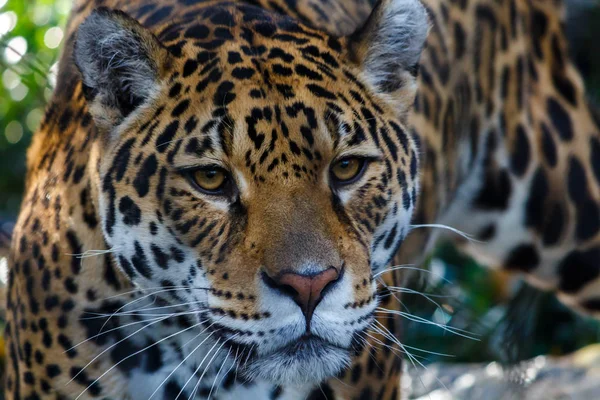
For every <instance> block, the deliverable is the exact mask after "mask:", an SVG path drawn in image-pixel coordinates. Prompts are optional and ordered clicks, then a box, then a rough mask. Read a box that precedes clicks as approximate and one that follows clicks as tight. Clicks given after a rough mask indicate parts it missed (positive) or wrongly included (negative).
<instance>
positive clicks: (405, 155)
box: [74, 0, 428, 384]
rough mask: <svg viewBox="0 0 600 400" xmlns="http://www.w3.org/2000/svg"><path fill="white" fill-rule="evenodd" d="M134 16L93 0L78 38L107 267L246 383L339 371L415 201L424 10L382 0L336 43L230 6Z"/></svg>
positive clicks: (354, 346) (412, 3) (408, 0)
mask: <svg viewBox="0 0 600 400" xmlns="http://www.w3.org/2000/svg"><path fill="white" fill-rule="evenodd" d="M143 22H144V21H143V20H142V23H139V22H137V21H136V20H134V19H132V18H130V17H129V16H127V15H126V14H124V13H122V12H119V11H113V10H107V9H99V10H97V11H94V12H93V13H92V14H91V15H90V16H89V17H88V18H87V19H86V21H85V22H84V23H83V24H82V25H81V26H80V27H79V30H78V34H77V41H76V43H75V45H74V59H75V63H76V65H77V67H78V69H79V71H80V72H81V77H82V85H83V89H84V92H85V93H86V96H87V99H88V107H89V112H90V113H91V114H92V116H93V118H94V121H95V125H96V127H97V129H98V132H99V137H100V139H99V141H98V143H99V144H98V146H97V149H98V153H99V155H98V160H99V162H98V165H99V167H98V175H97V192H98V193H99V195H98V196H99V198H98V199H97V201H98V204H99V210H100V215H101V219H102V227H103V232H104V236H105V239H106V242H107V244H108V245H109V246H110V247H111V248H112V249H113V250H114V258H115V262H116V264H118V266H119V267H120V269H121V270H122V272H123V273H124V274H126V275H127V277H128V278H129V279H130V280H131V281H132V282H133V283H134V284H135V285H136V286H137V287H139V288H142V289H143V288H156V287H162V288H164V290H161V291H160V296H161V297H162V298H163V299H164V300H165V301H168V302H170V303H172V304H173V305H177V306H179V307H181V308H183V309H184V310H186V311H187V315H189V316H190V318H191V317H193V319H194V320H193V321H192V323H193V324H197V325H198V329H204V330H206V332H207V333H209V334H210V335H212V337H213V338H214V339H215V340H218V341H220V342H221V343H223V345H224V346H227V347H229V348H231V349H236V351H235V352H239V353H240V354H244V357H239V360H243V361H244V362H243V365H242V366H241V367H243V368H242V369H243V372H244V373H245V374H246V376H248V377H249V378H263V379H266V380H269V381H272V382H275V383H297V384H299V383H315V382H320V381H322V380H323V379H325V378H328V377H331V376H334V375H335V374H337V373H338V372H340V371H341V370H342V369H343V368H344V367H346V366H348V365H349V364H350V362H351V359H352V356H353V354H354V353H355V352H356V351H359V350H360V346H361V343H362V342H363V340H364V332H365V331H366V330H367V329H369V327H370V326H371V324H372V323H373V316H374V312H375V309H376V307H377V304H378V296H377V281H376V280H375V279H374V276H375V274H377V273H378V272H380V271H382V270H383V269H384V268H385V267H386V265H387V264H388V263H389V262H390V260H391V258H392V257H393V255H394V254H395V252H396V251H397V249H398V247H399V245H400V243H401V242H402V240H403V238H404V236H405V235H406V233H407V231H408V226H409V222H410V218H411V214H412V212H413V208H414V205H415V201H416V196H417V191H418V154H417V145H416V142H415V139H414V138H413V137H411V135H410V134H409V132H408V130H407V127H406V119H407V115H408V113H409V112H410V107H411V106H412V103H413V101H414V96H415V91H416V74H417V71H418V67H417V66H418V62H419V56H420V53H421V51H422V49H423V46H424V42H425V39H426V35H427V30H428V20H427V15H426V12H425V9H424V7H423V6H422V5H421V3H420V2H419V1H418V0H381V1H379V3H378V4H377V6H376V7H375V9H374V10H373V12H372V14H371V16H370V17H369V18H368V20H367V21H366V23H365V24H364V26H362V27H361V28H360V29H359V30H357V31H356V32H355V33H354V34H352V35H350V36H348V37H341V38H337V37H334V36H331V35H328V34H327V33H325V32H322V31H319V30H316V29H313V28H311V27H308V26H306V25H303V24H301V23H300V22H297V21H295V20H293V19H290V18H288V17H285V16H282V15H278V14H275V13H272V12H268V11H264V10H262V9H259V8H256V7H253V6H248V5H241V4H238V3H236V4H235V5H231V4H230V3H228V5H223V6H218V5H217V6H210V7H209V6H206V7H204V8H199V9H197V10H195V11H194V12H193V13H191V12H190V13H187V14H186V15H181V16H173V17H172V18H171V20H170V21H169V22H168V23H167V24H165V25H163V26H159V27H152V26H147V27H145V26H143V25H142V24H143ZM236 361H237V360H236ZM240 363H242V362H241V361H240Z"/></svg>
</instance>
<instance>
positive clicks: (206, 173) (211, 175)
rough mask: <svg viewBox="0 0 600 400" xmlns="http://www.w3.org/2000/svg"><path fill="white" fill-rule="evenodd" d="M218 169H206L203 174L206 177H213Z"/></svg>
mask: <svg viewBox="0 0 600 400" xmlns="http://www.w3.org/2000/svg"><path fill="white" fill-rule="evenodd" d="M217 173H218V171H217V170H214V169H211V170H208V171H204V175H205V176H206V177H207V178H208V179H214V178H215V177H216V176H217Z"/></svg>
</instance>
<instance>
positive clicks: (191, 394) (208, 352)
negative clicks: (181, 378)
mask: <svg viewBox="0 0 600 400" xmlns="http://www.w3.org/2000/svg"><path fill="white" fill-rule="evenodd" d="M213 333H214V332H213ZM211 336H212V333H211V334H210V335H209V336H208V337H211ZM220 342H221V339H217V341H216V342H215V344H213V346H212V347H211V348H210V349H209V350H208V351H207V352H206V354H205V355H204V358H203V359H202V361H200V364H198V368H196V369H195V370H194V372H193V373H192V374H191V375H190V377H189V378H188V380H187V381H185V384H184V385H183V387H182V388H181V389H180V390H179V393H178V394H177V396H176V397H175V400H177V399H179V396H181V394H182V393H183V392H184V391H185V388H186V386H187V385H188V383H190V381H191V380H192V379H193V378H194V376H196V374H197V373H198V371H200V368H202V364H204V361H205V360H206V359H207V358H208V356H209V355H210V353H211V352H212V351H213V350H214V348H215V347H217V346H218V345H219V343H220ZM200 344H202V343H200ZM224 344H225V343H223V344H221V347H222V346H223V345H224ZM198 347H200V346H197V347H196V348H195V349H194V351H192V353H194V352H195V351H196V350H197V349H198ZM221 347H219V349H221ZM219 349H217V351H215V354H214V355H213V356H212V358H211V359H210V361H212V360H213V359H214V358H215V357H216V355H217V354H219ZM210 361H209V363H208V365H207V366H206V368H205V369H204V371H202V375H201V376H200V378H199V379H198V385H199V384H200V381H201V380H202V377H203V376H204V374H205V373H206V371H207V370H208V366H209V365H210ZM195 389H196V387H195V386H194V389H192V393H190V397H188V400H190V399H192V398H193V397H194V394H195Z"/></svg>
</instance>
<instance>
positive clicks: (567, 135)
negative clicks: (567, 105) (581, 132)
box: [547, 98, 573, 141]
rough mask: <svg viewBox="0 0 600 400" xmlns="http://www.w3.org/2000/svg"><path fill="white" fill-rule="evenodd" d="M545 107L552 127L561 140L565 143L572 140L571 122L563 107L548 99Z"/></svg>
mask: <svg viewBox="0 0 600 400" xmlns="http://www.w3.org/2000/svg"><path fill="white" fill-rule="evenodd" d="M547 107H548V115H549V116H550V119H551V120H552V125H554V128H555V129H556V131H557V132H558V134H559V135H560V137H561V139H563V140H567V141H568V140H571V139H573V122H572V121H571V117H570V116H569V114H568V113H567V111H566V110H565V109H564V108H563V106H562V105H560V103H559V102H558V101H556V100H554V99H552V98H550V99H548V102H547Z"/></svg>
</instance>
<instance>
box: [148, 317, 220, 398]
mask: <svg viewBox="0 0 600 400" xmlns="http://www.w3.org/2000/svg"><path fill="white" fill-rule="evenodd" d="M214 324H216V321H215V322H213V323H212V324H210V325H209V326H208V327H206V329H204V330H203V331H202V332H200V333H198V334H197V335H196V336H195V337H194V339H195V338H197V337H198V336H200V335H201V334H202V333H204V332H206V330H207V329H209V328H210V327H211V326H213V325H214ZM215 332H217V331H214V332H211V333H210V334H209V335H208V336H207V337H206V338H204V340H202V342H200V344H199V345H198V346H196V347H195V348H194V350H192V351H191V352H190V354H188V355H187V356H185V358H184V359H183V360H181V362H180V363H179V364H178V365H177V366H176V367H175V369H173V371H171V372H170V373H169V375H167V377H166V378H165V379H164V380H163V381H162V382H161V383H160V385H158V387H157V388H156V389H155V390H154V392H152V394H151V395H150V397H148V400H150V399H151V398H152V397H154V395H155V394H156V393H157V392H158V391H159V390H160V388H161V387H162V386H163V385H164V384H165V382H167V381H168V380H169V378H170V377H171V376H172V375H173V374H174V373H175V371H177V369H178V368H179V367H181V366H182V365H183V363H185V362H186V361H187V359H188V358H190V357H191V356H192V354H194V352H195V351H196V350H198V348H199V347H200V346H202V345H203V344H204V342H206V341H207V340H208V339H210V337H211V336H212V335H214V334H215Z"/></svg>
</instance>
